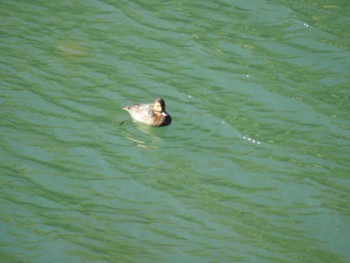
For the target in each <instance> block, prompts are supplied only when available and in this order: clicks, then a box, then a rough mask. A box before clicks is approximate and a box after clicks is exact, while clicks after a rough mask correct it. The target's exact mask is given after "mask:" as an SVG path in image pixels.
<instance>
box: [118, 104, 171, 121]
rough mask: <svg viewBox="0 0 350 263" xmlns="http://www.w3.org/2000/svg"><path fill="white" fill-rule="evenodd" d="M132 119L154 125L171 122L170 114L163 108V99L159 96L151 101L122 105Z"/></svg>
mask: <svg viewBox="0 0 350 263" xmlns="http://www.w3.org/2000/svg"><path fill="white" fill-rule="evenodd" d="M123 110H126V111H127V112H129V114H130V116H131V118H132V119H134V120H135V121H138V122H141V123H145V124H147V125H150V126H154V127H161V126H166V125H169V124H170V123H171V120H172V119H171V116H170V115H169V114H168V113H167V112H166V110H165V101H164V100H163V99H161V98H158V99H156V100H155V101H154V102H153V103H149V104H144V103H137V104H132V105H130V106H126V107H123Z"/></svg>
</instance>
